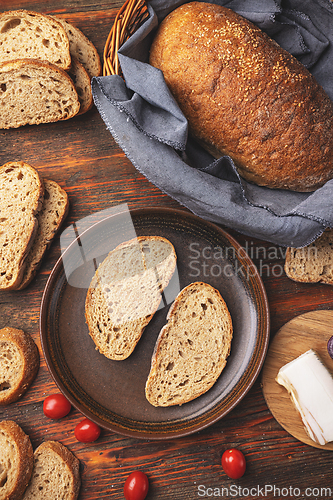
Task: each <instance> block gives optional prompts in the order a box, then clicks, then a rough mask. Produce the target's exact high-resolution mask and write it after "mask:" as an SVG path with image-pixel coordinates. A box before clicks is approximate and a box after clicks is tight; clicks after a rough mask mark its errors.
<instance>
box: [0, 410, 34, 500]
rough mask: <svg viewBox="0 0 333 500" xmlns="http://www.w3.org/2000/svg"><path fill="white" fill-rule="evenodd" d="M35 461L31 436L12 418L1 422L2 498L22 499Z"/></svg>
mask: <svg viewBox="0 0 333 500" xmlns="http://www.w3.org/2000/svg"><path fill="white" fill-rule="evenodd" d="M33 463H34V455H33V449H32V445H31V441H30V438H29V436H27V435H26V434H25V433H24V432H23V430H22V429H21V427H20V426H19V425H18V424H17V423H16V422H14V421H12V420H3V421H2V422H0V500H20V499H21V498H22V495H23V493H24V491H25V489H26V487H27V485H28V483H29V480H30V478H31V474H32V469H33Z"/></svg>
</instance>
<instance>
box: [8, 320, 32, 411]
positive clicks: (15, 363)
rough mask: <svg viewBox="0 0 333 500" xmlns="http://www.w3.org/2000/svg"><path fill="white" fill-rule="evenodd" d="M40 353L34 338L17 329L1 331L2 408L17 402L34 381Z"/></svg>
mask: <svg viewBox="0 0 333 500" xmlns="http://www.w3.org/2000/svg"><path fill="white" fill-rule="evenodd" d="M38 368H39V351H38V348H37V346H36V344H35V342H34V341H33V339H32V337H31V336H30V335H29V334H28V333H26V332H24V331H23V330H19V329H17V328H10V327H6V328H2V329H1V330H0V406H5V405H8V404H10V403H13V402H15V401H17V400H18V399H19V398H20V397H21V396H23V394H24V393H25V392H26V391H27V390H28V388H29V387H30V385H31V384H32V382H33V381H34V379H35V377H36V375H37V372H38Z"/></svg>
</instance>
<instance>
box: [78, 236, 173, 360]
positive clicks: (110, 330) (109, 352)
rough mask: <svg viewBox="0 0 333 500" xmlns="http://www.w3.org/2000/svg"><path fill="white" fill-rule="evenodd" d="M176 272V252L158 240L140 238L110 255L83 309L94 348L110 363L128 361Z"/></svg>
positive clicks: (96, 277) (123, 245)
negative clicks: (110, 360)
mask: <svg viewBox="0 0 333 500" xmlns="http://www.w3.org/2000/svg"><path fill="white" fill-rule="evenodd" d="M175 268H176V252H175V249H174V247H173V245H172V243H171V242H170V241H169V240H167V239H166V238H162V237H160V236H139V237H138V238H135V239H133V240H130V241H127V242H125V243H122V244H121V245H119V246H118V247H116V248H115V249H114V250H112V251H111V252H110V253H109V254H108V256H107V257H106V258H105V259H104V261H103V262H102V263H101V264H100V266H99V267H98V269H97V271H96V273H95V275H94V277H93V279H92V281H91V283H90V286H89V289H88V292H87V297H86V304H85V315H86V322H87V325H88V329H89V334H90V336H91V338H92V339H93V341H94V342H95V345H96V349H98V350H99V351H100V352H101V353H102V354H104V355H105V356H106V357H107V358H109V359H114V360H122V359H126V358H128V356H129V355H130V354H131V353H132V352H133V350H134V348H135V346H136V345H137V343H138V341H139V340H140V338H141V335H142V333H143V331H144V329H145V327H146V326H147V324H148V323H149V321H150V320H151V318H152V317H153V315H154V314H155V312H156V311H157V309H158V307H159V304H160V302H161V298H162V290H163V289H164V288H165V287H166V286H167V285H168V283H169V281H170V279H171V277H172V275H173V273H174V271H175Z"/></svg>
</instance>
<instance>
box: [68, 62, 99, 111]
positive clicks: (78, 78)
mask: <svg viewBox="0 0 333 500" xmlns="http://www.w3.org/2000/svg"><path fill="white" fill-rule="evenodd" d="M67 73H68V74H69V76H70V77H71V79H72V80H73V83H74V85H75V90H76V92H77V95H78V96H79V101H80V111H79V112H78V115H83V113H86V112H87V111H89V109H90V108H91V107H92V105H93V96H92V91H91V85H90V76H89V75H88V73H87V71H86V69H85V68H84V66H83V65H82V64H81V63H80V62H79V61H78V60H77V59H75V57H72V66H71V68H70V69H69V70H67Z"/></svg>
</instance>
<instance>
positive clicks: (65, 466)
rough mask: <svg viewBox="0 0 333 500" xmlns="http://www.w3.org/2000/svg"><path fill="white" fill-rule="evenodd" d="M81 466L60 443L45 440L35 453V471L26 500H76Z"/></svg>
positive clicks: (24, 498)
mask: <svg viewBox="0 0 333 500" xmlns="http://www.w3.org/2000/svg"><path fill="white" fill-rule="evenodd" d="M79 467H80V463H79V460H78V459H77V458H76V457H75V455H73V453H72V452H71V451H69V449H68V448H67V447H66V446H64V445H63V444H61V443H59V442H58V441H45V442H44V443H42V444H41V445H39V446H38V448H37V449H36V450H35V453H34V468H33V473H32V477H31V481H30V484H29V486H28V488H27V490H26V492H25V494H24V496H23V500H45V499H50V500H51V499H58V498H59V499H61V500H76V499H77V497H78V495H79V490H80V486H81V478H80V470H79Z"/></svg>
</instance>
